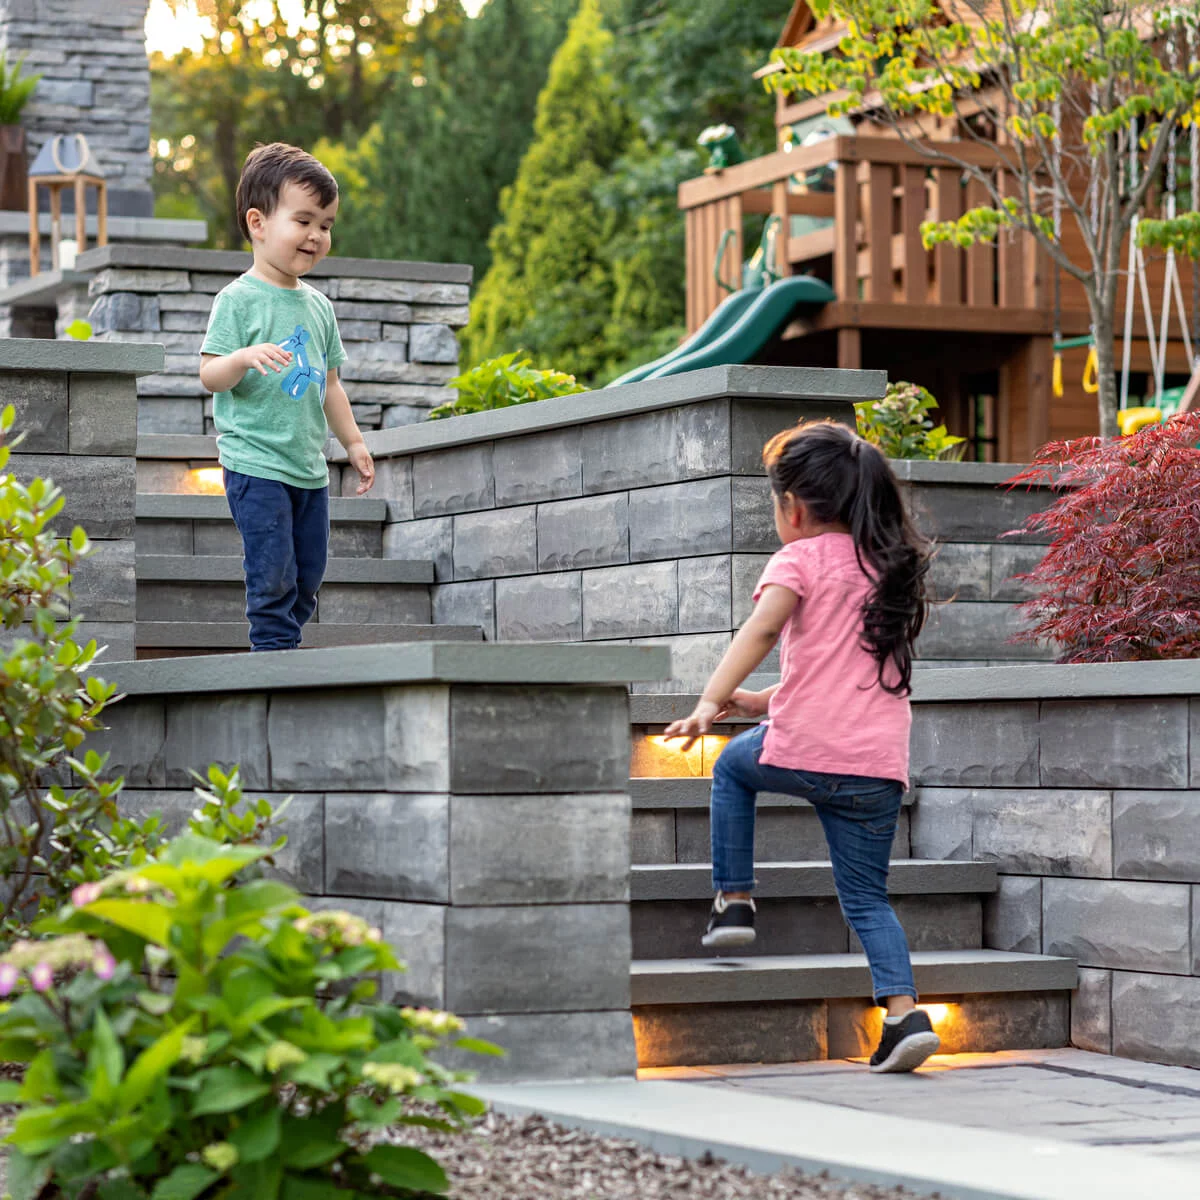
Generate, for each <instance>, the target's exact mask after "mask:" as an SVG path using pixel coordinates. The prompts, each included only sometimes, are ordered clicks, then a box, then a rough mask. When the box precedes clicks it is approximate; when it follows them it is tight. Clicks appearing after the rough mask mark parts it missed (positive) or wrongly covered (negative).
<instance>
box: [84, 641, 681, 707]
mask: <svg viewBox="0 0 1200 1200" xmlns="http://www.w3.org/2000/svg"><path fill="white" fill-rule="evenodd" d="M94 673H95V674H96V675H99V676H100V678H102V679H104V680H106V681H107V682H108V683H113V684H116V686H117V689H118V691H119V692H121V693H123V694H125V695H133V696H147V695H156V694H162V693H179V692H186V693H191V694H197V693H203V692H226V693H228V692H266V691H280V690H291V689H302V688H335V687H336V688H344V687H360V686H364V687H365V686H378V685H387V684H401V685H402V684H413V683H446V684H449V683H477V684H528V685H531V686H539V685H555V686H558V685H569V684H593V685H608V684H626V683H636V682H643V681H647V680H653V679H667V678H669V677H670V674H671V655H670V651H669V650H667V648H666V647H663V646H603V645H591V646H585V645H565V644H564V645H557V644H555V645H532V644H521V643H511V644H497V643H477V644H472V643H464V642H423V643H405V644H397V645H375V646H345V647H337V648H330V649H327V650H277V651H272V652H270V653H262V654H254V655H253V656H251V655H249V654H209V655H200V656H197V657H194V658H158V659H145V660H142V661H140V662H118V663H103V662H100V663H97V664H96V668H95V671H94Z"/></svg>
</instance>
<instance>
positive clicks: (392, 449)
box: [329, 365, 887, 462]
mask: <svg viewBox="0 0 1200 1200" xmlns="http://www.w3.org/2000/svg"><path fill="white" fill-rule="evenodd" d="M886 387H887V372H886V371H844V370H838V369H836V368H832V367H759V366H743V365H729V366H720V367H705V368H704V369H703V370H700V371H685V372H684V373H683V374H681V375H670V376H668V377H667V378H665V379H652V380H647V381H646V382H644V383H630V384H625V385H623V386H622V387H614V388H599V389H597V390H596V391H592V392H579V393H578V394H576V395H574V396H555V397H553V398H551V399H549V400H538V401H536V402H534V403H532V404H518V405H514V406H513V407H512V408H501V409H495V410H493V411H491V412H482V413H468V414H466V415H465V416H461V417H450V418H448V419H447V420H444V421H422V422H420V423H418V424H416V425H399V426H396V427H395V428H393V429H379V430H373V431H371V432H369V433H367V434H366V439H367V446H368V447H369V448H370V450H371V453H372V454H374V455H375V456H376V457H377V458H389V457H392V458H394V457H399V456H402V455H406V454H414V453H418V452H420V451H423V450H441V449H445V448H446V447H449V446H462V445H466V444H468V443H471V442H485V441H491V440H492V439H494V438H506V437H519V436H520V435H521V434H527V433H540V432H542V431H544V430H550V429H561V428H562V427H564V426H567V425H583V424H587V423H589V422H592V421H607V420H612V419H614V418H618V417H628V416H633V415H635V414H637V413H645V412H654V411H656V410H658V409H663V408H676V407H678V406H679V405H682V404H694V403H697V402H699V401H703V400H716V399H720V398H722V397H730V398H732V399H738V400H763V401H779V400H795V401H799V402H809V403H812V404H814V405H816V406H818V411H816V412H814V413H813V414H812V415H814V416H843V417H844V418H845V419H846V420H850V419H851V418H852V416H853V413H852V412H851V411H850V407H849V406H850V405H851V404H853V403H854V402H855V401H858V400H871V399H875V398H876V397H878V396H882V395H883V393H884V390H885V388H886ZM843 406H844V407H843ZM802 415H803V414H802V413H801V412H797V419H799V417H800V416H802ZM329 458H330V459H331V460H332V461H335V462H343V461H345V458H346V452H345V451H344V450H342V449H341V447H340V446H339V447H338V448H337V450H336V452H333V453H330V454H329Z"/></svg>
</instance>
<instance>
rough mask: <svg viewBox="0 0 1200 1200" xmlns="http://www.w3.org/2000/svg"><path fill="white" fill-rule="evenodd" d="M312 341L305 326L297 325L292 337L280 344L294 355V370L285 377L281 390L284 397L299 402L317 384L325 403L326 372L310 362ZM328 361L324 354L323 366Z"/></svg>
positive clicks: (322, 356) (322, 357)
mask: <svg viewBox="0 0 1200 1200" xmlns="http://www.w3.org/2000/svg"><path fill="white" fill-rule="evenodd" d="M310 341H312V335H311V334H310V333H309V332H308V330H307V329H305V328H304V326H303V325H297V326H296V328H295V329H294V330H293V331H292V336H291V337H289V338H285V339H284V340H283V341H282V342H280V343H279V345H280V347H281V348H282V349H284V350H290V351H291V353H292V369H291V370H290V371H289V372H288V373H287V374H286V375H285V376H284V377H283V382H282V383H281V384H280V388H281V389H282V391H283V393H284V395H287V396H290V397H291V398H292V399H293V400H298V399H299V398H300V397H301V396H303V395H304V393H305V392H306V391H308V389H309V387H310V386H311V385H312V384H314V383H315V384H316V385H317V388H318V389H319V390H320V393H321V402H322V403H324V401H325V377H326V372H325V371H322V370H320V369H319V368H317V367H314V366H313V365H312V363H311V362H310V361H309V357H308V350H307V349H306V347H307V346H308V343H309V342H310ZM327 361H328V360H327V359H326V357H325V355H324V354H322V355H321V362H322V365H324V364H325V363H326V362H327Z"/></svg>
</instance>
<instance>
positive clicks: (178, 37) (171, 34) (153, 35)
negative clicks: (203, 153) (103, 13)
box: [146, 0, 486, 57]
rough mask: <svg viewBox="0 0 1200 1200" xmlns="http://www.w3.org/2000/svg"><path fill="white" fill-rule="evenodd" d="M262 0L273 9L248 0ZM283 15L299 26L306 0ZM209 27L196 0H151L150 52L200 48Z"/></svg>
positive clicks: (288, 3)
mask: <svg viewBox="0 0 1200 1200" xmlns="http://www.w3.org/2000/svg"><path fill="white" fill-rule="evenodd" d="M259 2H261V3H262V4H264V5H265V6H266V8H267V9H273V8H274V3H273V0H247V4H246V7H247V8H248V9H249V10H251V12H253V10H254V8H255V7H256V4H257V3H259ZM485 2H486V0H462V3H463V8H465V9H466V10H467V12H468V13H469V14H470V15H471V16H476V15H477V14H478V12H479V10H480V9H481V8H482V7H483V5H484V3H485ZM423 7H424V3H423V0H410V14H411V19H413V20H414V21H415V20H416V19H417V18H418V15H419V14H420V12H421V9H422V8H423ZM279 12H280V15H281V16H282V17H283V18H284V19H285V20H287V21H288V22H289V24H291V23H294V24H295V26H296V28H297V29H299V28H300V26H301V24H302V21H303V17H304V3H303V0H279ZM207 27H208V20H207V18H205V17H202V16H200V15H199V13H198V12H197V10H196V5H195V3H194V0H189V2H188V3H186V4H179V5H176V6H175V9H174V11H173V10H172V6H171V5H169V4H168V3H167V0H151V3H150V10H149V12H148V13H147V14H146V49H147V50H148V51H149V52H150V53H152V54H153V53H156V52H157V53H160V54H165V55H167V56H168V57H171V56H174V55H176V54H178V53H179V52H180V51H181V50H187V49H191V50H197V51H198V50H200V49H202V48H203V34H204V31H205V29H206V28H207Z"/></svg>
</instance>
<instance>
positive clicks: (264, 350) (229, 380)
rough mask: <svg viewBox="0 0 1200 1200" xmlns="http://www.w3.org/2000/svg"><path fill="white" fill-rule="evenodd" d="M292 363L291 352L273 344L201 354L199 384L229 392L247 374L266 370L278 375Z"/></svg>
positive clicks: (212, 390) (261, 372) (218, 390)
mask: <svg viewBox="0 0 1200 1200" xmlns="http://www.w3.org/2000/svg"><path fill="white" fill-rule="evenodd" d="M291 361H292V353H291V351H290V350H285V349H284V348H283V347H282V346H276V345H275V344H274V343H273V342H263V343H262V344H261V345H258V346H243V347H242V348H241V349H240V350H235V351H233V353H232V354H201V355H200V382H201V383H202V384H204V386H205V387H206V388H208V390H209V391H210V392H213V393H214V394H215V393H216V392H228V391H229V390H230V389H231V388H235V387H237V385H238V384H239V383H241V382H242V379H243V378H244V377H245V374H246V372H247V371H257V372H258V373H259V374H260V375H265V374H266V373H267V368H268V367H270V368H271V370H272V371H275V372H276V373H278V372H279V371H280V370H282V369H283V368H284V367H286V366H287V365H288V363H290V362H291Z"/></svg>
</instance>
